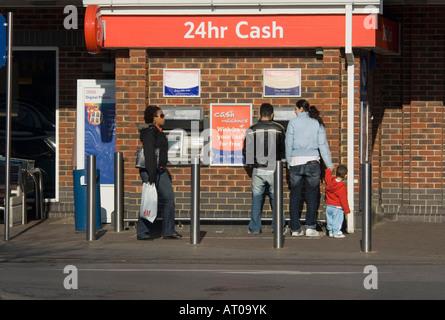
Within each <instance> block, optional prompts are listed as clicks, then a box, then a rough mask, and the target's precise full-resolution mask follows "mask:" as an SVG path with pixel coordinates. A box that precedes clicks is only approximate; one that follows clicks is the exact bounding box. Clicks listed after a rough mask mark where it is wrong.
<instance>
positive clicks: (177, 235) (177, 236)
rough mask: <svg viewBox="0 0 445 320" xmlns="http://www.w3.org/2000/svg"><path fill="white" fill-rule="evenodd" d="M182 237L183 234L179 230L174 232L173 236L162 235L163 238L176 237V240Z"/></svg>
mask: <svg viewBox="0 0 445 320" xmlns="http://www.w3.org/2000/svg"><path fill="white" fill-rule="evenodd" d="M181 238H182V236H181V235H180V234H179V233H177V232H175V233H173V234H172V235H171V236H163V237H162V239H176V240H179V239H181Z"/></svg>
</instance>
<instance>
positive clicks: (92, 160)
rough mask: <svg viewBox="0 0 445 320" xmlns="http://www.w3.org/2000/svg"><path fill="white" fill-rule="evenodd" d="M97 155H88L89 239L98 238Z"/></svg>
mask: <svg viewBox="0 0 445 320" xmlns="http://www.w3.org/2000/svg"><path fill="white" fill-rule="evenodd" d="M95 222H96V156H95V155H88V156H87V232H86V233H87V241H92V240H96V223H95Z"/></svg>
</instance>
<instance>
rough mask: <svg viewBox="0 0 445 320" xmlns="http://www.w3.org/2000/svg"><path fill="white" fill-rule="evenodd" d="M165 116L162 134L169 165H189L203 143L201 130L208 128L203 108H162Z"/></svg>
mask: <svg viewBox="0 0 445 320" xmlns="http://www.w3.org/2000/svg"><path fill="white" fill-rule="evenodd" d="M162 111H163V112H164V114H165V124H164V127H163V128H162V129H163V132H164V133H165V134H166V135H167V139H168V146H169V150H168V159H169V164H170V165H179V166H181V165H190V159H191V157H193V156H195V153H196V156H199V154H200V152H201V149H202V147H203V144H204V141H203V138H202V137H201V133H202V131H203V130H205V129H207V128H209V119H204V108H203V107H182V106H178V107H162Z"/></svg>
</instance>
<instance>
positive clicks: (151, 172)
mask: <svg viewBox="0 0 445 320" xmlns="http://www.w3.org/2000/svg"><path fill="white" fill-rule="evenodd" d="M144 120H145V123H146V124H147V125H146V126H144V127H143V128H141V129H140V139H141V141H142V146H143V148H144V156H145V169H140V170H139V172H140V175H141V178H142V182H145V183H146V182H148V183H155V184H156V189H157V191H158V199H159V202H162V203H163V204H164V206H163V211H162V217H163V220H162V230H161V236H162V238H163V239H180V238H182V236H181V235H180V234H179V233H177V232H176V231H175V194H174V192H173V187H172V184H171V181H170V178H169V176H168V172H167V170H166V166H167V162H168V140H167V136H166V135H165V133H164V132H162V126H163V125H164V123H165V116H164V113H163V112H162V110H161V108H159V107H156V106H148V107H147V108H146V109H145V112H144ZM159 213H160V212H159V211H158V214H159ZM150 225H151V223H150V222H149V221H147V220H145V219H141V218H140V217H139V218H138V225H137V239H138V240H151V239H153V238H152V237H150V235H149V226H150Z"/></svg>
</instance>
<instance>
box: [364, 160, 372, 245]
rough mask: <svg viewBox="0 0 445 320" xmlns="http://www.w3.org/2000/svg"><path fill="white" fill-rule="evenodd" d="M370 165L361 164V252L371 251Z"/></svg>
mask: <svg viewBox="0 0 445 320" xmlns="http://www.w3.org/2000/svg"><path fill="white" fill-rule="evenodd" d="M371 177H372V165H371V163H364V164H362V190H363V197H362V199H363V206H362V207H363V221H362V251H363V252H370V251H371V191H372V179H371Z"/></svg>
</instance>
